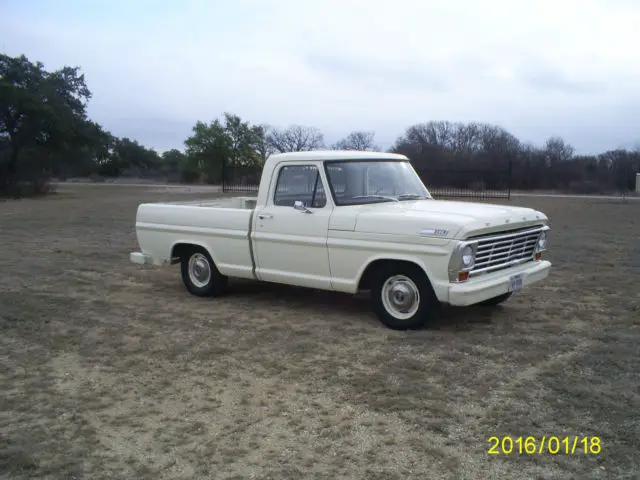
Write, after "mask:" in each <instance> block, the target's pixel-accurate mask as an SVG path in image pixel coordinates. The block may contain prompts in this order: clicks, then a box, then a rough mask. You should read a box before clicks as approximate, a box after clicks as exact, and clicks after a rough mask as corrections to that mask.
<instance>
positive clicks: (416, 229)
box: [130, 151, 551, 329]
mask: <svg viewBox="0 0 640 480" xmlns="http://www.w3.org/2000/svg"><path fill="white" fill-rule="evenodd" d="M548 230H549V227H548V226H547V217H546V216H545V215H544V214H543V213H541V212H539V211H536V210H532V209H529V208H519V207H510V206H503V205H490V204H480V203H470V202H452V201H443V200H434V199H433V198H432V197H431V195H430V193H429V191H428V190H427V188H426V187H425V186H424V184H423V183H422V181H421V180H420V177H419V176H418V175H417V173H416V171H415V170H414V169H413V167H412V165H411V163H410V162H409V159H408V158H407V157H405V156H404V155H397V154H390V153H377V152H358V151H314V152H296V153H284V154H277V155H272V156H271V157H269V158H268V160H267V161H266V164H265V166H264V169H263V172H262V179H261V180H260V186H259V190H258V195H257V197H242V196H240V197H232V198H229V197H227V198H224V197H223V198H217V199H213V200H207V201H195V202H176V203H144V204H141V205H140V206H139V207H138V211H137V216H136V233H137V238H138V244H139V246H140V250H141V251H140V252H132V253H131V254H130V261H131V262H133V263H136V264H152V265H166V264H174V263H180V264H181V270H182V279H183V281H184V283H185V285H186V288H187V289H188V291H189V292H191V293H192V294H194V295H198V296H216V295H219V294H221V293H222V292H224V290H225V288H226V285H227V279H228V278H229V277H241V278H248V279H255V280H261V281H266V282H277V283H283V284H289V285H297V286H302V287H309V288H316V289H323V290H334V291H338V292H346V293H356V292H358V291H360V290H369V291H370V292H371V298H372V303H373V310H374V311H375V313H376V314H377V316H378V318H379V319H380V321H381V322H382V323H383V324H384V325H386V326H387V327H389V328H392V329H408V328H420V327H422V326H424V325H425V324H426V323H427V322H428V321H429V320H430V319H431V318H433V317H434V314H435V312H436V311H437V307H438V306H439V305H440V304H442V303H447V304H451V305H458V306H466V305H474V304H483V305H497V304H498V303H501V302H503V301H504V300H506V299H507V298H509V297H510V296H511V295H512V293H514V292H516V291H518V290H520V289H521V288H522V287H523V286H528V285H531V284H533V283H535V282H538V281H540V280H542V279H544V278H546V277H547V276H548V274H549V269H550V267H551V263H550V262H549V261H547V260H544V259H543V258H542V255H543V252H544V251H545V250H546V249H547V243H548V238H547V235H548Z"/></svg>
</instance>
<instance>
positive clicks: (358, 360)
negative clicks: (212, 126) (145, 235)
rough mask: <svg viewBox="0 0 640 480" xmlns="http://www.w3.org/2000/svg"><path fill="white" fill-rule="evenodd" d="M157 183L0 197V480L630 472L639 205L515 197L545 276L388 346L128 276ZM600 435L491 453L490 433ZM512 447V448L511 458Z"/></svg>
mask: <svg viewBox="0 0 640 480" xmlns="http://www.w3.org/2000/svg"><path fill="white" fill-rule="evenodd" d="M202 196H203V194H202V192H199V193H196V194H194V193H180V191H179V190H178V189H173V190H162V189H160V190H159V189H156V188H153V187H149V188H135V187H108V186H100V187H91V186H64V187H61V188H60V190H59V192H58V194H56V195H54V196H52V197H51V198H48V199H36V200H21V201H4V202H0V326H1V329H2V330H1V335H0V345H1V347H0V405H1V408H0V477H1V478H11V479H14V478H16V479H19V478H51V479H59V478H60V479H61V478H65V479H66V478H68V479H71V478H91V479H94V478H122V479H125V478H127V479H134V478H145V479H146V478H148V479H165V478H166V479H191V478H220V479H245V478H247V479H248V478H256V479H267V478H271V479H277V480H286V479H302V478H327V479H339V478H357V479H371V480H374V479H411V478H416V479H426V478H455V479H459V478H460V479H463V478H482V479H487V478H492V479H531V478H580V479H590V478H593V479H596V478H639V477H640V440H639V438H640V286H639V284H640V282H639V281H640V246H639V241H640V202H629V203H626V204H623V203H621V202H620V201H616V200H585V199H557V198H551V199H549V198H526V199H518V200H512V201H511V202H510V203H512V204H519V205H527V206H533V207H535V208H539V209H541V210H542V211H544V212H545V213H547V214H548V215H549V217H550V219H551V227H552V229H553V230H552V232H553V234H552V237H551V238H552V251H551V252H550V253H549V255H548V258H550V260H551V261H552V262H553V263H554V267H553V272H552V274H551V276H550V277H549V279H548V280H547V281H546V282H544V283H543V284H541V285H539V286H535V287H531V288H529V289H528V290H525V291H524V292H523V293H521V294H519V295H518V296H515V297H513V298H512V299H511V300H509V301H508V302H507V303H505V304H504V306H503V307H498V308H496V309H494V310H486V309H478V308H467V309H452V308H449V309H444V310H443V312H442V317H441V319H440V320H439V321H438V322H437V323H436V324H435V325H434V326H433V328H430V329H426V330H423V331H414V332H394V331H391V330H388V329H386V328H384V327H383V326H382V325H380V324H379V323H378V321H377V320H376V318H375V317H374V316H373V314H372V313H371V312H370V310H369V305H368V301H367V299H366V298H359V297H351V296H345V295H341V294H332V293H324V292H316V291H306V290H303V289H296V288H290V287H283V286H277V285H268V284H260V283H256V282H248V281H232V282H231V292H230V294H229V295H228V296H225V297H223V298H220V299H216V300H212V299H200V298H196V297H193V296H190V295H189V294H188V293H187V292H186V290H185V289H184V287H183V285H182V283H181V280H180V275H179V269H178V267H177V266H174V267H170V268H165V269H161V268H152V267H140V266H135V265H132V264H130V263H129V262H128V254H129V252H130V251H133V250H135V249H137V245H136V238H135V232H134V217H135V209H136V206H137V204H138V203H139V202H142V201H161V200H175V199H188V198H192V197H193V198H196V197H202ZM505 435H509V436H512V437H513V438H515V437H517V436H534V437H536V439H537V440H538V441H539V440H540V439H541V438H542V436H543V435H546V436H547V438H548V437H549V436H557V437H559V439H563V438H564V437H566V436H570V438H571V440H573V436H576V435H578V436H580V438H581V439H582V438H583V437H587V436H588V437H592V436H597V437H599V438H600V439H601V442H602V443H601V445H602V450H601V451H600V453H599V454H585V453H584V451H583V450H582V447H581V446H579V447H578V448H577V450H576V451H575V452H574V453H573V454H572V453H571V452H570V453H569V454H566V453H564V452H563V450H564V448H565V447H564V446H562V447H561V448H562V450H561V451H560V452H559V453H558V454H556V455H552V454H550V453H548V452H546V453H542V454H532V455H529V454H522V455H519V454H517V453H515V454H513V453H512V454H511V455H504V454H502V455H489V454H488V449H489V447H490V444H489V443H488V439H489V437H491V436H499V437H503V436H505ZM515 449H516V450H517V449H518V447H517V446H516V447H515Z"/></svg>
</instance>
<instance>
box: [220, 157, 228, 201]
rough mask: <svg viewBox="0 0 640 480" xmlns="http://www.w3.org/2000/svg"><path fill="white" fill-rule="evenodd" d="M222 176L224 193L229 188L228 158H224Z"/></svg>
mask: <svg viewBox="0 0 640 480" xmlns="http://www.w3.org/2000/svg"><path fill="white" fill-rule="evenodd" d="M220 176H221V177H222V178H221V179H220V180H221V182H222V193H224V192H226V191H227V190H226V187H227V157H226V156H223V157H222V171H221V172H220Z"/></svg>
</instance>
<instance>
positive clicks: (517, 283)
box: [509, 273, 524, 292]
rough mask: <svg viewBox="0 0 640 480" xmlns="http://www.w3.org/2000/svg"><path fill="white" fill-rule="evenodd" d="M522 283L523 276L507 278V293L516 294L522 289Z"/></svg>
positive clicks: (520, 274) (521, 274) (519, 274)
mask: <svg viewBox="0 0 640 480" xmlns="http://www.w3.org/2000/svg"><path fill="white" fill-rule="evenodd" d="M523 282H524V274H523V273H518V274H517V275H512V276H511V277H509V291H510V292H517V291H518V290H521V289H522V284H523Z"/></svg>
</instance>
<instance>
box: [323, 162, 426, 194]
mask: <svg viewBox="0 0 640 480" xmlns="http://www.w3.org/2000/svg"><path fill="white" fill-rule="evenodd" d="M325 166H326V171H327V178H328V180H329V185H330V188H331V191H332V192H333V196H334V199H335V202H336V205H361V204H364V203H377V202H398V201H404V200H420V199H425V198H429V199H430V198H431V195H430V194H429V191H428V190H427V189H426V187H425V186H424V184H423V183H422V180H420V177H419V176H418V174H417V173H416V171H415V170H414V169H413V167H412V166H411V164H410V163H409V162H408V161H388V160H386V161H385V160H374V161H353V160H351V161H337V162H336V161H332V162H326V164H325Z"/></svg>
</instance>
